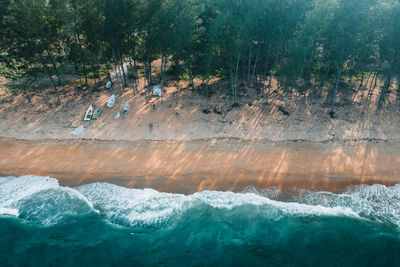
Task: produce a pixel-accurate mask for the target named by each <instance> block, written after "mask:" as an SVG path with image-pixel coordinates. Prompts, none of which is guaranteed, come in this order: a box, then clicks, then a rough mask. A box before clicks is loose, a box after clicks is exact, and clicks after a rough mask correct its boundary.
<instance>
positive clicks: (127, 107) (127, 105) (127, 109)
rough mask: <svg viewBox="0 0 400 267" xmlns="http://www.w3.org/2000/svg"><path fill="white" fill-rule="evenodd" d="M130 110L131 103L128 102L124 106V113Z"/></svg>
mask: <svg viewBox="0 0 400 267" xmlns="http://www.w3.org/2000/svg"><path fill="white" fill-rule="evenodd" d="M128 112H129V104H126V105H125V107H124V111H123V114H124V115H127V114H128Z"/></svg>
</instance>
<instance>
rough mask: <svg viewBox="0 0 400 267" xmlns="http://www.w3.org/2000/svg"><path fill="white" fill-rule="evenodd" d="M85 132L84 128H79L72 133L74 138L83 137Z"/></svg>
mask: <svg viewBox="0 0 400 267" xmlns="http://www.w3.org/2000/svg"><path fill="white" fill-rule="evenodd" d="M84 132H85V128H84V127H83V126H79V127H77V128H75V130H73V131H72V133H71V134H72V135H73V136H81V135H82V134H83V133H84Z"/></svg>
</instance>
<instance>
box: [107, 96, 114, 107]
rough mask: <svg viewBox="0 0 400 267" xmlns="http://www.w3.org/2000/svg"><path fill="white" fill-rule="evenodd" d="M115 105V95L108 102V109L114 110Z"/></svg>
mask: <svg viewBox="0 0 400 267" xmlns="http://www.w3.org/2000/svg"><path fill="white" fill-rule="evenodd" d="M114 105H115V95H112V96H110V98H109V99H108V102H107V108H109V109H112V108H113V107H114Z"/></svg>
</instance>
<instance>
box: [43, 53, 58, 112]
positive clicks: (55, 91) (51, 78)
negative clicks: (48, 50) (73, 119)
mask: <svg viewBox="0 0 400 267" xmlns="http://www.w3.org/2000/svg"><path fill="white" fill-rule="evenodd" d="M38 56H39V59H40V61H41V63H42V65H43V67H44V69H45V70H46V72H47V75H48V76H49V79H50V81H51V83H52V84H53V91H54V94H55V95H56V96H57V104H60V103H61V101H60V95H59V94H58V91H57V85H56V83H55V82H54V79H53V77H51V74H50V71H49V69H48V68H47V65H46V63H45V62H44V60H43V57H42V55H41V54H40V53H38Z"/></svg>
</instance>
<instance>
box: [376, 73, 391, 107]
mask: <svg viewBox="0 0 400 267" xmlns="http://www.w3.org/2000/svg"><path fill="white" fill-rule="evenodd" d="M391 83H392V74H389V76H388V77H387V78H386V81H385V85H384V86H383V87H382V90H381V93H380V95H379V100H378V109H380V108H381V107H382V103H383V100H384V99H385V94H386V92H387V91H388V89H389V87H390V85H391Z"/></svg>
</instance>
